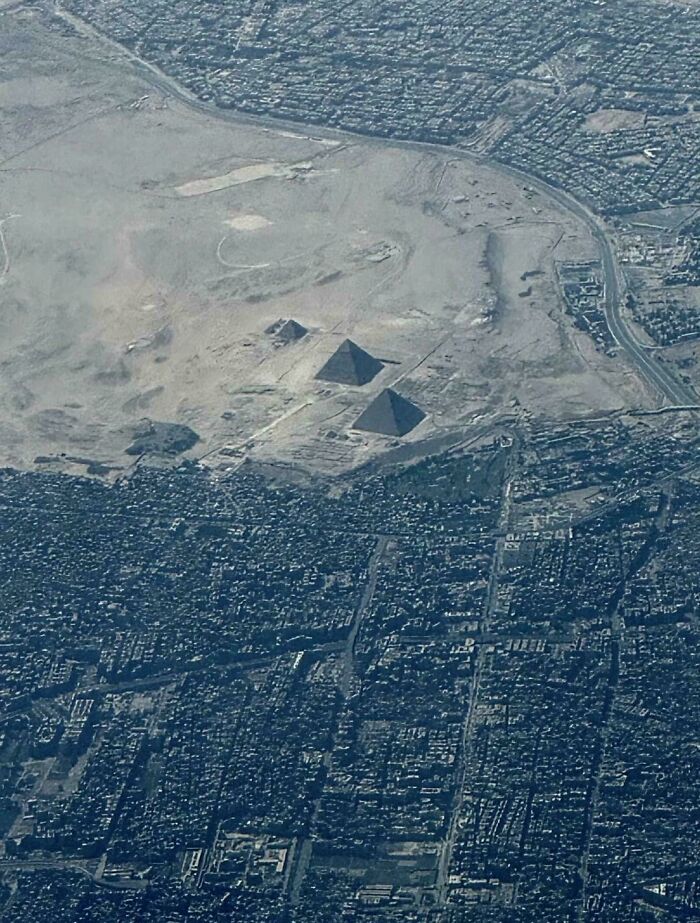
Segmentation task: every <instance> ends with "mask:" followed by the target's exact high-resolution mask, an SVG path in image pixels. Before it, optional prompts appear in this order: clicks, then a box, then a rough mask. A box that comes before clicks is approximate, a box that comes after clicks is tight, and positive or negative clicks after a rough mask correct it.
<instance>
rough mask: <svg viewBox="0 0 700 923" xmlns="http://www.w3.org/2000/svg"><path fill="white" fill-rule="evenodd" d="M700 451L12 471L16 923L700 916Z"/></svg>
mask: <svg viewBox="0 0 700 923" xmlns="http://www.w3.org/2000/svg"><path fill="white" fill-rule="evenodd" d="M697 449H698V438H697V433H696V428H695V426H694V422H693V420H692V419H691V418H690V414H689V413H687V412H685V413H684V412H678V413H673V412H672V413H669V414H666V415H656V416H655V415H645V416H637V417H630V416H627V417H619V418H616V419H611V420H609V421H608V422H606V423H604V424H601V423H580V424H571V425H560V426H558V427H537V428H516V429H514V430H512V431H511V432H509V433H503V434H502V435H500V436H499V437H498V438H497V439H496V440H495V441H494V442H493V443H492V442H490V441H487V442H486V443H485V444H484V445H482V446H481V447H479V448H478V449H475V450H472V451H470V452H467V451H464V450H459V449H456V450H454V451H452V452H450V453H448V454H446V455H441V456H438V457H434V458H428V459H426V460H424V461H422V462H420V463H418V464H416V465H413V466H411V467H408V468H403V469H396V470H389V469H384V470H382V469H380V470H377V471H364V472H360V473H358V474H356V475H354V476H352V477H351V478H349V479H348V480H347V481H345V482H342V484H339V483H338V482H333V486H332V488H328V486H314V485H308V484H294V483H289V482H285V481H282V480H280V479H279V478H277V479H276V478H271V477H270V475H269V473H261V472H259V471H256V470H255V468H254V467H253V466H250V465H243V466H242V467H241V468H239V469H238V471H237V472H235V473H231V474H229V475H227V476H225V477H215V476H214V475H212V474H211V473H210V472H208V471H207V470H206V469H204V468H203V467H201V466H200V465H195V464H182V465H180V466H179V467H177V468H167V467H166V468H160V467H149V466H147V467H138V468H136V469H135V470H134V472H133V474H132V475H131V476H129V477H127V478H124V479H122V480H121V481H119V482H118V483H117V485H115V486H111V487H110V486H107V485H105V484H103V483H101V482H99V481H96V480H90V479H86V478H69V477H65V476H63V475H50V474H37V473H18V472H13V471H5V472H3V473H2V476H1V478H0V529H1V530H2V543H1V544H0V554H1V555H2V573H3V593H2V597H3V623H2V635H1V637H0V658H1V660H2V669H1V670H0V677H2V687H1V689H0V703H1V707H2V716H1V718H0V720H1V722H2V724H1V733H2V737H1V741H2V743H1V745H0V772H1V776H0V784H1V786H2V788H1V792H2V801H1V802H0V832H1V833H2V844H3V852H2V858H0V874H2V875H3V881H4V888H3V890H2V892H1V893H0V900H1V901H2V905H1V906H2V907H3V909H2V911H1V914H0V918H1V919H2V920H3V921H17V923H19V921H22V923H28V921H37V923H40V921H45V920H52V921H57V923H60V921H66V923H68V921H70V923H78V921H97V920H105V921H106V920H115V919H118V920H120V921H129V920H133V921H137V920H138V921H147V920H158V921H162V920H167V921H170V923H175V921H189V920H200V921H210V920H211V921H214V920H246V921H251V923H253V921H270V923H272V921H275V923H281V921H289V923H292V921H294V923H312V921H313V923H325V921H328V923H331V921H351V920H352V921H354V920H364V919H368V920H369V919H373V920H376V919H381V920H387V921H389V920H394V919H395V920H413V921H425V923H428V921H431V923H437V921H449V923H458V921H467V920H502V921H506V920H507V921H512V920H522V921H525V920H528V921H529V920H532V921H534V920H538V921H539V920H543V919H547V920H552V921H555V920H562V921H570V920H585V921H591V923H592V921H612V920H615V921H623V920H634V921H653V920H675V919H690V918H695V917H697V916H698V915H699V914H700V873H699V872H698V865H697V833H698V822H699V821H700V816H699V815H698V806H697V777H698V772H699V771H700V748H699V747H698V739H699V735H700V625H699V624H698V619H697V605H698V597H699V595H700V585H699V584H698V573H699V572H700V567H699V564H700V562H699V560H698V554H699V553H700V552H699V550H698V549H699V546H698V543H697V536H698V534H700V533H699V531H698V518H699V517H700V481H698V472H697Z"/></svg>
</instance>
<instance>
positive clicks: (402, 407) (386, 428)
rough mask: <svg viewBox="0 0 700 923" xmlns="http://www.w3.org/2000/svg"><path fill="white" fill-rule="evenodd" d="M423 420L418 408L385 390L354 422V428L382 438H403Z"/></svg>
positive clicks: (388, 389)
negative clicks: (376, 434)
mask: <svg viewBox="0 0 700 923" xmlns="http://www.w3.org/2000/svg"><path fill="white" fill-rule="evenodd" d="M424 418H425V414H424V413H423V411H422V410H421V409H420V407H416V405H415V404H413V403H412V402H411V401H409V400H408V399H407V398H405V397H402V396H401V395H400V394H397V393H396V391H392V390H391V388H385V389H384V391H382V393H381V394H378V395H377V397H375V399H374V400H373V401H372V403H371V404H370V405H369V407H367V409H366V410H364V411H363V412H362V413H361V414H360V416H359V417H358V418H357V420H355V426H354V428H355V429H363V430H365V431H366V432H369V433H382V434H383V435H384V436H405V435H406V433H410V431H411V430H412V429H413V428H414V427H415V426H418V424H419V423H420V421H421V420H423V419H424Z"/></svg>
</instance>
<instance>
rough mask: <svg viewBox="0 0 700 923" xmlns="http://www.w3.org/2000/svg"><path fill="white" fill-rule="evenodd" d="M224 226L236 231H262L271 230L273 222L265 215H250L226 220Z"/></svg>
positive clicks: (236, 216) (235, 216)
mask: <svg viewBox="0 0 700 923" xmlns="http://www.w3.org/2000/svg"><path fill="white" fill-rule="evenodd" d="M224 224H225V225H228V227H230V228H233V230H234V231H260V230H261V229H262V228H269V227H270V225H271V224H272V221H268V220H267V218H265V217H264V216H263V215H252V214H249V215H234V216H233V217H232V218H226V220H225V221H224Z"/></svg>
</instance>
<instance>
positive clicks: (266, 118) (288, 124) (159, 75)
mask: <svg viewBox="0 0 700 923" xmlns="http://www.w3.org/2000/svg"><path fill="white" fill-rule="evenodd" d="M54 11H55V12H56V14H57V15H58V16H60V17H61V18H63V19H65V20H67V21H68V22H70V23H71V25H73V27H74V28H76V29H79V30H80V31H81V32H83V33H84V34H89V35H90V36H91V37H92V38H94V39H96V40H97V41H100V42H102V43H103V44H107V45H108V46H110V47H111V48H112V49H114V50H117V51H118V52H119V53H121V55H122V56H123V57H125V58H126V59H127V60H128V61H130V62H131V64H132V65H133V66H134V68H135V69H136V71H137V72H138V73H139V75H140V76H141V77H142V78H143V79H144V80H145V81H146V82H147V83H149V84H150V85H151V86H153V87H155V88H156V89H158V90H160V91H161V92H163V93H166V94H168V95H171V96H174V97H175V98H177V99H179V100H180V101H181V102H183V103H185V104H186V105H188V106H190V107H191V108H193V109H197V110H199V111H200V112H202V113H204V114H206V115H208V116H209V117H213V118H217V119H222V120H224V121H233V122H236V123H237V124H241V123H244V124H250V125H253V126H257V127H263V128H271V129H288V130H290V131H294V132H297V133H299V132H303V133H305V134H306V135H309V133H311V135H312V136H313V135H314V134H317V135H319V136H324V137H329V138H335V139H337V140H339V141H358V140H361V141H362V142H363V143H365V144H381V145H387V144H391V145H394V146H395V147H408V148H411V149H414V150H422V151H433V152H439V153H441V154H449V155H450V157H452V158H459V159H462V160H471V161H472V162H474V163H480V164H483V165H486V166H489V167H491V168H492V169H495V170H500V171H501V172H503V173H506V174H508V175H510V176H512V177H515V178H517V179H519V180H521V181H525V182H527V183H528V184H529V185H530V186H531V187H533V188H536V189H539V190H540V191H541V192H542V193H543V194H544V195H546V196H549V197H550V198H551V199H553V200H554V201H555V202H557V203H558V204H559V205H560V206H561V207H562V208H563V209H565V210H566V211H568V212H569V213H571V214H573V215H575V216H576V217H577V218H579V219H580V220H581V221H583V222H584V224H585V225H586V226H587V227H588V229H589V231H590V232H591V235H592V236H593V238H594V240H595V241H596V243H597V244H598V247H599V248H600V258H601V265H602V269H603V274H604V279H605V320H606V323H607V325H608V329H609V331H610V334H611V336H612V338H613V339H614V341H615V342H616V343H617V344H618V345H619V347H620V348H621V349H622V350H623V351H624V352H625V353H626V355H627V358H628V359H629V361H630V362H631V363H632V365H634V366H635V367H636V369H637V371H638V372H639V374H640V375H641V377H642V378H643V379H644V380H645V381H646V382H647V383H648V384H649V385H651V387H652V388H653V389H654V390H655V391H656V392H657V393H658V394H659V395H660V396H661V398H662V400H664V401H669V402H670V403H671V404H672V405H693V404H697V403H698V395H697V394H696V393H695V391H694V390H693V388H692V387H690V386H689V385H686V384H684V383H683V382H681V381H679V380H678V378H677V377H676V376H675V375H674V374H673V372H672V371H671V370H670V369H669V368H667V367H666V366H664V365H662V364H661V363H660V362H658V361H657V360H656V358H655V357H654V355H653V354H651V355H650V354H649V352H648V351H647V350H646V349H645V348H644V347H643V346H641V345H640V344H639V343H638V342H637V340H636V338H635V336H634V334H633V333H632V331H631V330H630V329H629V327H628V326H627V322H626V321H625V319H624V317H623V314H622V299H621V294H622V292H621V289H622V286H621V284H620V280H621V278H622V274H621V271H620V268H619V266H618V263H617V260H616V258H615V251H614V248H613V246H612V243H611V242H610V239H609V237H608V234H607V233H606V231H605V228H604V226H603V225H602V223H601V221H600V220H599V219H598V218H597V217H596V216H595V214H594V213H593V212H592V211H590V210H589V209H588V208H587V207H586V206H585V205H584V204H583V203H582V202H580V201H579V200H578V199H577V198H575V197H574V196H573V195H571V194H570V193H568V192H565V191H564V190H563V189H561V188H560V187H558V186H554V185H552V184H550V183H548V182H547V181H546V180H543V179H541V178H540V177H539V176H535V175H533V174H530V173H526V172H525V171H523V170H519V169H517V168H515V167H511V166H509V165H508V164H505V163H501V162H500V161H497V160H492V159H490V158H488V157H484V156H483V155H480V154H475V153H474V152H472V151H467V150H464V149H463V148H459V147H455V146H453V145H450V144H433V143H430V142H423V141H402V140H399V139H396V138H382V137H377V136H376V135H370V134H362V133H360V132H350V131H344V130H341V129H336V128H330V127H328V128H327V127H324V126H316V125H310V124H308V123H305V122H294V121H291V120H289V119H279V118H276V117H274V116H270V115H249V114H248V113H244V112H239V111H237V110H235V109H231V110H228V109H220V108H218V107H217V106H215V105H213V104H212V103H208V102H204V101H203V100H201V99H199V98H198V97H197V96H195V95H194V94H193V93H191V92H189V91H188V90H186V89H185V88H184V87H182V86H181V85H180V84H179V83H178V82H177V81H176V80H175V79H174V78H172V77H169V76H168V75H167V74H165V73H164V72H163V71H161V70H160V69H159V68H158V67H156V66H155V65H153V64H150V63H149V62H147V61H144V60H143V59H142V58H139V57H138V56H137V55H135V54H134V53H133V52H131V51H129V50H128V49H127V48H125V47H124V46H123V45H120V44H119V43H118V42H115V41H114V40H113V39H110V38H109V37H108V36H106V35H104V34H103V33H101V32H100V31H99V30H97V29H95V28H94V27H93V26H91V25H90V24H89V23H87V22H86V21H85V20H83V19H80V18H79V17H77V16H74V15H73V14H72V13H69V12H67V11H66V10H65V9H63V7H62V6H61V3H60V0H54Z"/></svg>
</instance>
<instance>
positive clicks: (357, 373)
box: [316, 340, 384, 385]
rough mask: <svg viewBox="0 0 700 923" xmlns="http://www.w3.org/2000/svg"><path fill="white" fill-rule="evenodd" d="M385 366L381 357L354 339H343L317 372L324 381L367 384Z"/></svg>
mask: <svg viewBox="0 0 700 923" xmlns="http://www.w3.org/2000/svg"><path fill="white" fill-rule="evenodd" d="M383 368H384V366H383V365H382V363H381V362H380V361H379V359H375V358H374V356H371V355H370V354H369V353H368V352H365V350H364V349H362V348H361V347H360V346H358V345H357V343H353V341H352V340H343V342H342V343H341V344H340V346H339V347H338V348H337V349H336V351H335V352H334V353H333V355H332V356H331V357H330V359H329V360H328V361H327V362H326V364H325V365H324V366H323V368H322V369H321V370H320V371H319V372H318V373H317V374H316V378H320V379H321V380H322V381H335V382H337V383H338V384H341V385H366V384H367V382H369V381H372V379H373V378H374V376H375V375H376V374H377V373H378V372H381V370H382V369H383Z"/></svg>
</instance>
